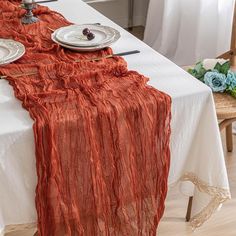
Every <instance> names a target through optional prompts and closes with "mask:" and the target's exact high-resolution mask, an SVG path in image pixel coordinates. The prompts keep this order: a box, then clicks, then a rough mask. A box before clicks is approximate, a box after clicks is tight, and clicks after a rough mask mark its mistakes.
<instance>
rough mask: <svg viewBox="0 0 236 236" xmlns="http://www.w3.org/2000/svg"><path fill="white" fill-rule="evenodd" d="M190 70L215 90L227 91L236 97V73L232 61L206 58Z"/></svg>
mask: <svg viewBox="0 0 236 236" xmlns="http://www.w3.org/2000/svg"><path fill="white" fill-rule="evenodd" d="M188 72H189V73H190V74H191V75H193V76H194V77H196V78H197V79H199V80H201V81H202V82H203V83H205V84H206V85H208V86H209V87H210V88H211V89H212V91H213V92H221V93H224V92H226V93H229V94H231V95H232V96H233V97H235V98H236V73H235V72H233V71H231V70H230V61H228V60H224V59H205V60H203V61H200V62H198V63H197V64H196V65H195V67H194V68H193V69H189V70H188Z"/></svg>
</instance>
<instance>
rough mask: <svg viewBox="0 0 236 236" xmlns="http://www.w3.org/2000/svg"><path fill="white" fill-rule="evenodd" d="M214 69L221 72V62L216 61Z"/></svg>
mask: <svg viewBox="0 0 236 236" xmlns="http://www.w3.org/2000/svg"><path fill="white" fill-rule="evenodd" d="M214 70H218V71H219V73H221V64H220V63H219V62H217V63H216V65H215V67H214Z"/></svg>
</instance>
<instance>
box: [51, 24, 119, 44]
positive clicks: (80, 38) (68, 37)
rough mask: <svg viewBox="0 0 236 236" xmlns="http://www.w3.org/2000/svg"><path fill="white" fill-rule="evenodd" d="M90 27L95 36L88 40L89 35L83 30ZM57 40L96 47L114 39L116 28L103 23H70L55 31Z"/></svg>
mask: <svg viewBox="0 0 236 236" xmlns="http://www.w3.org/2000/svg"><path fill="white" fill-rule="evenodd" d="M85 28H88V29H89V30H90V31H91V32H92V33H93V34H94V35H95V38H94V39H92V40H88V39H87V36H84V35H83V30H84V29H85ZM55 35H56V39H57V41H60V42H62V43H64V44H68V45H72V46H77V47H95V46H98V45H101V44H106V43H108V42H109V41H112V40H113V38H114V37H115V32H114V29H113V28H111V27H108V26H103V25H93V24H88V25H70V26H66V27H62V28H59V29H57V30H56V31H55Z"/></svg>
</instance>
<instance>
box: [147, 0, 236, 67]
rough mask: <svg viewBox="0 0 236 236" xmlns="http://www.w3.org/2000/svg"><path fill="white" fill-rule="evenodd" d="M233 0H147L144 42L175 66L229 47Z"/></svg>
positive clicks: (192, 61) (190, 62)
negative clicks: (147, 8)
mask: <svg viewBox="0 0 236 236" xmlns="http://www.w3.org/2000/svg"><path fill="white" fill-rule="evenodd" d="M234 2H235V0H150V3H149V11H148V18H147V23H146V31H145V39H144V41H145V42H146V43H147V44H148V45H150V46H151V47H152V48H154V49H155V50H157V51H158V52H160V53H162V54H163V55H165V56H166V57H168V58H169V59H171V60H172V61H174V62H175V63H177V64H178V65H192V64H195V62H197V61H198V60H201V59H204V58H215V57H216V56H219V55H220V54H222V53H223V52H226V51H228V50H229V47H230V38H231V29H232V18H233V10H234Z"/></svg>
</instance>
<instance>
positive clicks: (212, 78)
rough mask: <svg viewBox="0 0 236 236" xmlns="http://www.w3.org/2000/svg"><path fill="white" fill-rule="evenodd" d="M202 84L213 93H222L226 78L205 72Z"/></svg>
mask: <svg viewBox="0 0 236 236" xmlns="http://www.w3.org/2000/svg"><path fill="white" fill-rule="evenodd" d="M204 82H205V84H206V85H208V86H209V87H210V88H211V89H212V91H213V92H224V91H225V90H226V88H227V84H226V76H225V75H224V74H221V73H219V72H216V71H213V72H211V71H210V72H207V73H206V74H205V75H204Z"/></svg>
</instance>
